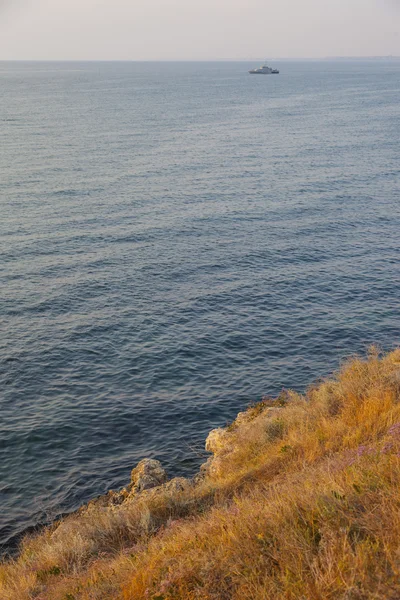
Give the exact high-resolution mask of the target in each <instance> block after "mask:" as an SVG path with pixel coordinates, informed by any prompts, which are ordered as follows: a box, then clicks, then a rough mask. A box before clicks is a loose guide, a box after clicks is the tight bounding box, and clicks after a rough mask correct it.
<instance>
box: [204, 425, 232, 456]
mask: <svg viewBox="0 0 400 600" xmlns="http://www.w3.org/2000/svg"><path fill="white" fill-rule="evenodd" d="M228 435H229V434H228V432H227V431H226V429H222V427H219V428H218V429H213V430H212V431H210V433H209V434H208V437H207V439H206V451H207V452H212V454H220V453H221V452H223V451H224V450H225V448H226V444H227V437H228Z"/></svg>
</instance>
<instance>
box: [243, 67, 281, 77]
mask: <svg viewBox="0 0 400 600" xmlns="http://www.w3.org/2000/svg"><path fill="white" fill-rule="evenodd" d="M249 73H251V75H279V71H278V69H271V67H268V66H267V65H263V66H262V67H258V69H252V70H251V71H249Z"/></svg>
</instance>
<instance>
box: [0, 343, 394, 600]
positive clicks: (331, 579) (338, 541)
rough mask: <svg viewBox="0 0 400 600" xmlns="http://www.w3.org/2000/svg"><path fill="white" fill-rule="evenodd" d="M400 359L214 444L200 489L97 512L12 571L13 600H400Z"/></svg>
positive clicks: (195, 485) (252, 420)
mask: <svg viewBox="0 0 400 600" xmlns="http://www.w3.org/2000/svg"><path fill="white" fill-rule="evenodd" d="M399 400H400V350H398V351H395V352H392V353H391V354H389V355H386V356H384V357H379V356H378V353H377V352H375V351H371V354H370V356H369V357H368V358H367V359H366V360H361V359H358V358H355V359H353V360H351V361H349V362H348V363H346V364H345V365H344V366H343V367H342V369H341V370H340V372H339V373H337V374H336V375H335V376H334V377H332V378H331V379H328V380H326V381H324V382H322V383H320V384H318V385H316V386H314V387H312V388H310V389H309V391H308V392H307V394H306V395H304V396H302V395H298V394H296V393H294V392H285V393H283V394H281V396H280V397H279V398H278V399H276V400H264V401H263V402H261V403H259V404H257V405H255V406H253V407H251V408H249V410H248V411H246V413H244V414H241V415H239V417H238V419H237V420H236V421H235V422H234V423H233V424H232V425H231V426H229V427H228V428H227V429H225V430H216V431H214V432H212V433H211V434H210V436H209V439H208V442H207V446H208V449H209V450H211V451H212V452H213V457H212V459H211V460H209V461H208V463H207V464H206V466H205V467H204V468H203V470H202V473H201V474H200V475H199V476H198V477H197V478H196V480H195V482H182V481H175V482H172V484H171V483H169V484H168V483H167V484H164V485H161V486H159V487H157V488H153V489H150V490H147V491H144V492H135V493H133V492H130V490H129V489H128V490H125V491H124V493H123V494H122V495H121V494H119V495H116V496H113V495H110V496H109V497H108V499H106V500H104V501H101V502H98V503H94V504H92V505H91V506H89V508H86V509H84V510H82V511H81V512H80V513H79V514H76V515H72V516H70V517H68V518H66V519H65V520H64V521H63V522H61V523H57V524H55V525H54V526H53V527H51V528H49V529H48V530H46V531H44V532H42V533H41V534H40V535H38V536H37V537H33V538H30V539H27V540H25V542H24V544H23V546H22V548H21V553H20V556H19V557H18V558H17V559H16V560H15V561H12V562H8V563H5V564H3V565H1V566H0V598H1V600H11V599H12V600H17V599H18V600H26V599H28V598H29V599H32V598H37V599H40V600H78V599H79V600H81V599H82V600H83V599H85V600H89V599H91V600H94V599H110V600H111V599H112V600H118V599H120V600H142V599H143V600H145V599H146V600H175V599H176V600H178V599H179V600H194V599H196V600H197V599H198V600H220V599H221V600H222V599H223V600H243V599H251V600H267V599H268V600H269V599H271V600H274V599H290V600H295V599H304V600H311V599H321V600H322V599H323V600H327V599H333V598H341V599H346V600H353V599H354V600H363V599H371V600H372V599H374V600H378V599H382V600H390V599H391V600H395V599H396V600H398V599H399V598H400V492H399V490H400V402H399Z"/></svg>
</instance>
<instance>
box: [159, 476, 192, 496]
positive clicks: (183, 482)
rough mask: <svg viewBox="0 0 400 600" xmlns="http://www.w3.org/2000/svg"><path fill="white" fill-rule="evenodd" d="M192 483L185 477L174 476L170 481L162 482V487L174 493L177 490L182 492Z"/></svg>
mask: <svg viewBox="0 0 400 600" xmlns="http://www.w3.org/2000/svg"><path fill="white" fill-rule="evenodd" d="M192 485H193V484H192V482H191V480H190V479H186V478H185V477H174V479H171V481H167V483H164V485H163V486H162V488H163V490H165V491H166V492H168V493H171V494H176V493H179V492H184V491H185V490H187V489H188V488H189V487H191V486H192Z"/></svg>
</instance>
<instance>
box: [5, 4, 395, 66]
mask: <svg viewBox="0 0 400 600" xmlns="http://www.w3.org/2000/svg"><path fill="white" fill-rule="evenodd" d="M386 55H398V56H399V55H400V0H0V60H157V61H158V60H218V59H220V60H223V59H237V60H241V59H253V58H278V57H287V58H304V57H308V58H320V57H326V56H386Z"/></svg>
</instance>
